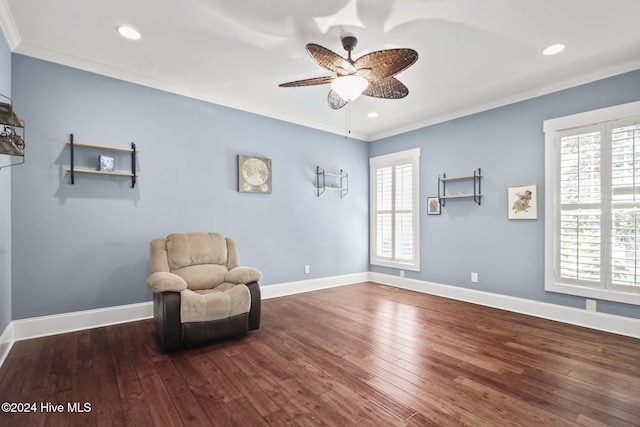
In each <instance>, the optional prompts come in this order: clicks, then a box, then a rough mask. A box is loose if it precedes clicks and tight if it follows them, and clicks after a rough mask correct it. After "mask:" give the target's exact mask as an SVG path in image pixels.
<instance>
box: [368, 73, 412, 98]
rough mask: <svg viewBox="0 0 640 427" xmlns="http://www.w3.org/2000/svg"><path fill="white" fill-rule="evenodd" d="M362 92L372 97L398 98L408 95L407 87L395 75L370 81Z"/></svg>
mask: <svg viewBox="0 0 640 427" xmlns="http://www.w3.org/2000/svg"><path fill="white" fill-rule="evenodd" d="M362 94H363V95H367V96H372V97H374V98H385V99H400V98H404V97H405V96H407V95H409V89H408V88H407V87H406V86H405V85H404V84H403V83H402V82H401V81H400V80H398V79H396V78H395V77H386V78H384V79H381V80H375V81H370V82H369V86H367V88H366V89H365V90H364V92H362Z"/></svg>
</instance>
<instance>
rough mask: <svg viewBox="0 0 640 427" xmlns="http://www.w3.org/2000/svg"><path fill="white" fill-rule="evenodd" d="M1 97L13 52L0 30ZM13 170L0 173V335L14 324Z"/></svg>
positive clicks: (1, 159) (7, 89)
mask: <svg viewBox="0 0 640 427" xmlns="http://www.w3.org/2000/svg"><path fill="white" fill-rule="evenodd" d="M0 94H2V95H4V96H8V97H11V50H10V49H9V45H8V44H7V41H6V39H5V37H4V35H3V34H2V32H1V31H0ZM1 101H2V102H7V100H6V99H4V98H1ZM11 161H12V158H11V157H10V156H5V155H0V166H5V165H8V164H10V163H11ZM11 169H12V168H3V169H1V170H0V335H2V333H3V332H4V330H5V329H6V328H7V326H8V325H9V323H10V322H11Z"/></svg>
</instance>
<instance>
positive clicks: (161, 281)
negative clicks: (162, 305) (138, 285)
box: [147, 271, 187, 293]
mask: <svg viewBox="0 0 640 427" xmlns="http://www.w3.org/2000/svg"><path fill="white" fill-rule="evenodd" d="M147 286H149V288H151V290H152V291H153V292H154V293H158V292H167V291H172V292H180V291H182V290H184V289H187V282H185V281H184V279H183V278H182V277H180V276H178V275H177V274H173V273H168V272H166V271H156V272H155V273H153V274H152V275H151V276H149V277H148V278H147Z"/></svg>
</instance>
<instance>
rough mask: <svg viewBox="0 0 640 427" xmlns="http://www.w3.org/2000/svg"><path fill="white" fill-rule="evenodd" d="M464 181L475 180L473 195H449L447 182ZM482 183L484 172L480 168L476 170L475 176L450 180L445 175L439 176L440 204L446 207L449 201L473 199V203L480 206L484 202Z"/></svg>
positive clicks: (456, 177)
mask: <svg viewBox="0 0 640 427" xmlns="http://www.w3.org/2000/svg"><path fill="white" fill-rule="evenodd" d="M464 180H473V193H472V194H466V193H459V194H450V195H449V194H447V191H446V190H447V182H451V181H464ZM481 182H482V170H480V168H478V169H477V170H474V171H473V175H463V176H454V177H449V178H448V177H447V175H446V174H444V173H443V174H442V175H440V176H438V199H439V200H440V204H441V205H442V206H444V205H445V203H446V201H447V200H448V199H465V198H473V201H474V202H476V203H477V204H478V205H480V204H481V202H482V190H481Z"/></svg>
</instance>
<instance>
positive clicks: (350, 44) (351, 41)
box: [342, 36, 358, 54]
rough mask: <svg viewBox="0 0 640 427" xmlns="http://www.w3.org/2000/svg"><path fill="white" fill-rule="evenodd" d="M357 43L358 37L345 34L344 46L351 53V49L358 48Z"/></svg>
mask: <svg viewBox="0 0 640 427" xmlns="http://www.w3.org/2000/svg"><path fill="white" fill-rule="evenodd" d="M357 44H358V39H357V38H355V37H353V36H344V37H343V38H342V47H343V48H344V50H346V51H347V52H349V54H351V51H352V50H353V49H355V48H356V45H357Z"/></svg>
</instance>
